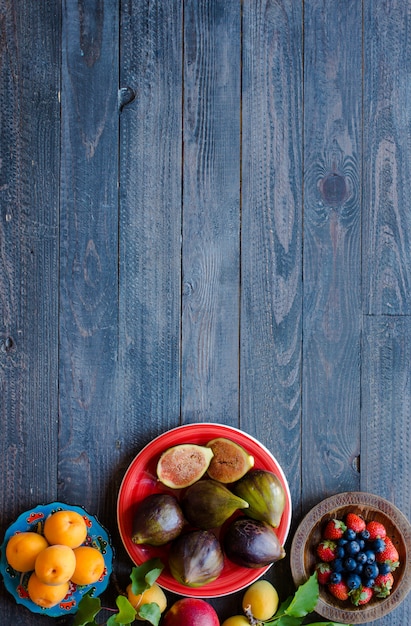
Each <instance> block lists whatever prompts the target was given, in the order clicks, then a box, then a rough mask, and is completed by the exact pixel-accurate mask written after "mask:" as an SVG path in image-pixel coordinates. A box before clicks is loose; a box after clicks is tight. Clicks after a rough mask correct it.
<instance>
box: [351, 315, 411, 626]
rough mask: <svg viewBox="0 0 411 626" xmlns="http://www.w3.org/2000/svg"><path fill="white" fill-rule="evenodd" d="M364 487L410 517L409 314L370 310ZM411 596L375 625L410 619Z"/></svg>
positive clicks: (366, 335) (393, 624)
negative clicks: (377, 314) (384, 314)
mask: <svg viewBox="0 0 411 626" xmlns="http://www.w3.org/2000/svg"><path fill="white" fill-rule="evenodd" d="M363 337H364V340H363V375H362V405H363V406H362V446H361V489H362V490H364V491H369V492H371V493H376V494H378V495H381V496H383V497H384V498H387V500H389V501H390V502H393V503H394V504H395V505H396V506H397V507H398V508H399V509H400V510H401V511H402V512H403V513H404V515H405V516H406V517H407V518H408V519H411V485H410V480H409V468H410V467H411V433H410V427H409V422H410V413H411V380H410V354H411V318H410V317H408V316H399V317H398V316H366V317H365V318H364V332H363ZM410 614H411V597H408V598H407V599H406V601H405V602H404V603H403V604H402V605H401V606H400V607H399V608H398V609H396V610H395V611H394V612H393V613H391V614H389V615H387V616H385V617H384V618H382V619H380V620H376V621H375V622H373V623H375V625H376V626H396V624H407V623H408V621H409V615H410Z"/></svg>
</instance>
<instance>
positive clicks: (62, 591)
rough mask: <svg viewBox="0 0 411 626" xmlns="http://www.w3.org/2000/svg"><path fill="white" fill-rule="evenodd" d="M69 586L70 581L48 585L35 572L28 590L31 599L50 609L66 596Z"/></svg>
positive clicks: (30, 579)
mask: <svg viewBox="0 0 411 626" xmlns="http://www.w3.org/2000/svg"><path fill="white" fill-rule="evenodd" d="M69 587H70V585H69V583H68V582H65V583H62V584H61V585H46V584H44V583H43V582H41V580H39V579H38V577H37V576H36V574H35V572H33V573H32V574H31V576H30V578H29V582H28V585H27V591H28V594H29V597H30V600H31V601H32V602H34V604H37V605H38V606H42V607H44V608H45V609H49V608H50V607H52V606H55V605H56V604H58V603H59V602H61V601H62V600H63V599H64V598H65V597H66V595H67V594H68V591H69Z"/></svg>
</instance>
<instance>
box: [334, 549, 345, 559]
mask: <svg viewBox="0 0 411 626" xmlns="http://www.w3.org/2000/svg"><path fill="white" fill-rule="evenodd" d="M335 556H336V558H337V559H342V558H343V557H344V556H345V550H344V546H337V548H336V550H335Z"/></svg>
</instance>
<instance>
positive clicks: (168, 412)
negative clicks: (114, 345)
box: [119, 1, 183, 471]
mask: <svg viewBox="0 0 411 626" xmlns="http://www.w3.org/2000/svg"><path fill="white" fill-rule="evenodd" d="M121 20H122V33H121V59H122V62H121V88H122V89H125V90H128V91H129V92H131V93H134V94H135V99H134V100H133V101H132V102H131V103H130V104H129V105H128V106H125V107H124V109H123V111H122V114H121V122H120V125H121V127H120V131H121V132H120V167H121V176H120V236H121V242H120V244H121V245H120V335H119V341H120V371H121V379H122V380H121V381H119V384H120V386H121V385H122V389H123V392H122V393H123V396H122V398H121V397H120V398H119V400H120V402H121V414H122V416H123V420H124V424H125V425H126V427H125V432H124V437H125V443H126V448H125V451H126V452H127V454H128V456H127V459H125V460H127V461H130V460H131V456H134V455H135V454H136V453H137V452H138V450H139V449H140V448H141V447H142V446H143V445H144V444H145V443H148V441H150V439H152V438H153V437H154V436H156V435H158V434H160V433H161V432H162V431H165V430H167V429H169V428H172V427H174V426H178V424H179V423H180V358H181V357H180V334H181V317H180V308H181V176H182V127H181V115H182V31H183V26H182V24H183V22H182V7H181V3H180V2H177V1H172V2H167V3H158V2H157V3H151V2H137V3H135V2H125V3H123V4H122V15H121ZM125 468H126V466H124V467H123V471H124V470H125Z"/></svg>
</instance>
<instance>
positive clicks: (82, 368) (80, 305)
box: [58, 0, 122, 532]
mask: <svg viewBox="0 0 411 626" xmlns="http://www.w3.org/2000/svg"><path fill="white" fill-rule="evenodd" d="M62 17H63V21H62V28H63V31H62V41H63V56H62V100H61V104H62V167H61V220H60V281H61V282H60V354H59V360H60V371H59V382H60V386H59V392H60V414H59V420H60V424H59V440H60V441H59V465H58V471H59V491H58V495H59V497H60V498H61V499H62V500H63V501H66V502H68V503H72V504H83V505H84V506H85V507H86V509H88V510H89V511H90V512H92V513H95V514H97V515H98V516H99V518H100V520H101V521H102V522H103V523H104V524H105V525H107V526H108V528H109V530H110V531H111V532H112V531H114V528H115V527H113V525H112V524H113V519H112V514H111V511H112V509H113V507H115V493H114V490H113V489H112V488H111V480H112V467H113V465H114V466H115V465H116V463H117V462H118V458H119V455H120V452H121V439H120V436H121V433H122V429H121V427H120V425H119V423H118V421H117V414H116V409H117V407H116V388H115V380H116V367H117V349H118V239H117V237H118V157H117V154H118V106H117V95H118V82H119V79H118V64H119V62H118V54H119V50H118V38H119V33H118V29H119V16H118V13H117V9H116V5H115V4H114V3H104V2H100V1H99V0H96V1H92V0H80V2H78V3H73V2H69V1H67V2H65V3H64V6H63V16H62ZM103 494H104V496H103V497H102V495H103Z"/></svg>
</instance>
